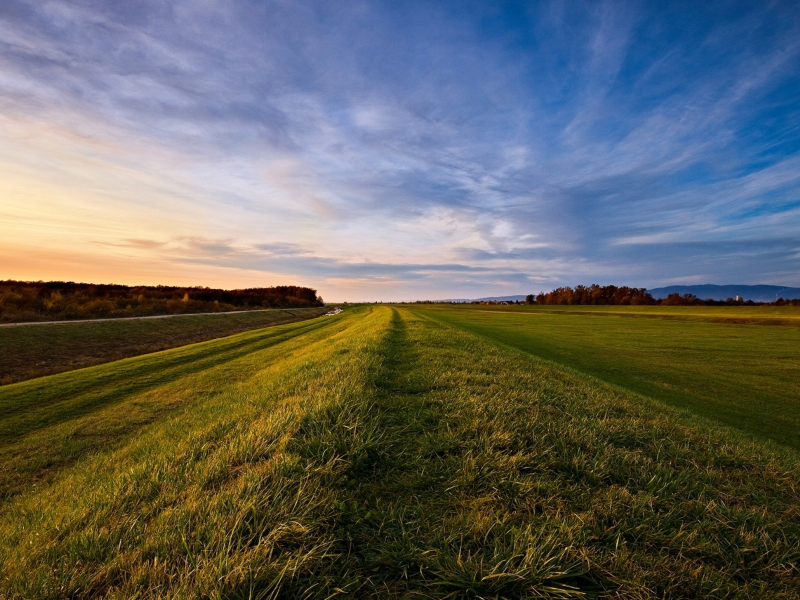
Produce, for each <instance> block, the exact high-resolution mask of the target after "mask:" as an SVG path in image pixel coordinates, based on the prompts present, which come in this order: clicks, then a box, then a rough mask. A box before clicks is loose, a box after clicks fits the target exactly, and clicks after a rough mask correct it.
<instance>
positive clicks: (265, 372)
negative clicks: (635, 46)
mask: <svg viewBox="0 0 800 600" xmlns="http://www.w3.org/2000/svg"><path fill="white" fill-rule="evenodd" d="M448 314H449V313H448ZM443 315H444V313H434V312H431V311H430V310H428V309H419V308H413V307H412V308H403V307H388V306H361V307H350V308H348V309H347V310H346V311H345V312H344V313H342V314H341V315H338V316H336V317H329V318H325V319H316V320H311V321H304V322H300V323H293V324H287V325H278V326H276V327H271V328H268V329H260V330H255V331H249V332H245V333H240V334H236V335H233V336H230V337H226V338H223V339H218V340H212V341H208V342H203V343H200V344H195V345H191V346H186V347H182V348H176V349H172V350H167V351H164V352H159V353H155V354H149V355H146V356H140V357H135V358H129V359H125V360H122V361H118V362H114V363H108V364H103V365H98V366H94V367H90V368H87V369H82V370H79V371H73V372H69V373H62V374H57V375H52V376H49V377H44V378H41V379H36V380H31V381H26V382H21V383H16V384H12V385H9V386H5V387H3V388H0V445H2V452H0V474H1V475H2V477H0V489H1V490H2V497H3V500H2V504H0V563H1V564H0V573H2V576H1V577H2V579H0V597H8V598H64V597H69V598H182V597H184V598H188V597H202V598H334V597H361V598H585V597H599V598H630V599H643V598H659V599H662V598H767V597H769V598H785V599H797V598H800V592H799V591H798V590H800V571H798V564H800V488H798V486H797V481H798V477H799V476H800V455H798V453H797V452H796V451H795V450H793V449H791V448H789V447H786V446H783V445H780V444H776V443H772V442H769V441H762V440H760V439H757V438H756V437H754V436H752V435H747V434H745V433H741V432H740V431H739V430H738V429H735V428H732V427H726V426H722V425H719V424H718V423H717V422H715V421H712V420H710V419H705V418H703V417H700V416H697V415H695V414H692V413H690V412H688V411H685V410H676V409H674V408H672V407H670V406H667V405H665V404H664V403H662V402H657V401H654V400H651V399H648V398H647V397H645V396H642V395H640V394H637V393H635V392H629V391H626V390H624V389H622V388H621V387H620V386H616V385H608V384H606V383H604V382H602V381H600V380H599V379H597V378H593V377H587V376H585V375H582V374H580V373H578V372H577V371H576V370H574V369H569V368H567V369H565V368H562V367H561V366H559V365H558V364H556V363H554V362H552V361H547V360H542V359H540V358H538V357H536V356H534V355H533V354H532V353H530V352H523V351H520V350H519V349H515V348H510V347H508V346H507V345H505V344H503V343H498V342H496V341H489V340H488V339H487V338H486V336H484V335H482V334H476V333H473V332H470V331H468V328H467V327H465V326H463V325H461V324H457V325H450V324H448V323H446V322H445V321H446V319H445V318H444V317H445V316H446V315H444V316H443ZM452 318H453V319H455V317H452ZM531 318H534V317H531ZM536 318H538V317H536Z"/></svg>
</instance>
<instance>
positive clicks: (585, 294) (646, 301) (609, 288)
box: [525, 284, 800, 306]
mask: <svg viewBox="0 0 800 600" xmlns="http://www.w3.org/2000/svg"><path fill="white" fill-rule="evenodd" d="M525 302H526V303H527V304H567V305H570V304H594V305H601V304H614V305H662V306H755V305H756V304H771V305H776V306H783V305H792V306H800V299H791V300H786V299H784V298H779V299H778V300H777V301H776V302H769V303H764V302H753V301H752V300H744V299H742V298H738V297H737V298H728V299H727V300H714V299H712V298H708V299H707V300H702V299H700V298H698V297H697V296H695V295H694V294H682V295H681V294H677V293H674V294H670V295H669V296H667V297H666V298H661V299H656V298H653V296H652V295H651V294H650V293H649V292H648V291H647V288H632V287H627V286H622V287H617V286H615V285H604V286H600V285H596V284H595V285H590V286H584V285H579V286H577V287H576V288H574V289H573V288H571V287H560V288H557V289H555V290H553V291H551V292H548V293H544V292H542V293H539V294H537V295H534V294H528V296H527V297H526V298H525Z"/></svg>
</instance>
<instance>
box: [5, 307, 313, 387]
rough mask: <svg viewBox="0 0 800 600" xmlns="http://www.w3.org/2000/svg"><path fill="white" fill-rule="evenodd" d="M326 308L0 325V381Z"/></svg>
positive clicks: (297, 317)
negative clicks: (11, 325) (51, 323)
mask: <svg viewBox="0 0 800 600" xmlns="http://www.w3.org/2000/svg"><path fill="white" fill-rule="evenodd" d="M327 310H328V309H326V308H312V309H302V310H298V309H285V310H268V311H259V312H251V313H235V312H233V313H219V314H216V315H181V316H178V317H171V318H165V319H137V320H112V321H105V322H95V323H93V322H80V321H76V322H74V323H62V324H53V325H33V326H21V327H0V348H2V349H3V351H2V352H0V385H5V384H9V383H14V382H16V381H23V380H25V379H32V378H34V377H41V376H43V375H51V374H53V373H61V372H64V371H70V370H72V369H80V368H83V367H88V366H90V365H97V364H101V363H105V362H109V361H113V360H119V359H121V358H126V357H130V356H139V355H141V354H147V353H150V352H157V351H159V350H166V349H168V348H175V347H177V346H183V345H186V344H194V343H197V342H202V341H206V340H211V339H216V338H220V337H223V336H228V335H232V334H234V333H238V332H241V331H248V330H251V329H258V328H260V327H270V326H272V325H279V324H281V323H292V322H295V321H301V320H304V319H309V318H313V317H317V316H319V315H321V314H323V313H324V312H326V311H327Z"/></svg>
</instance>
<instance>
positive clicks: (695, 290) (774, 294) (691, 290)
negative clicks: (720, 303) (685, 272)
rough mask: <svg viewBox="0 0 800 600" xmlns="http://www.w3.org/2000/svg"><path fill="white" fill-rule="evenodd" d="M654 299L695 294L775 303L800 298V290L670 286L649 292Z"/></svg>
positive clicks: (725, 286) (704, 296)
mask: <svg viewBox="0 0 800 600" xmlns="http://www.w3.org/2000/svg"><path fill="white" fill-rule="evenodd" d="M647 291H648V292H650V294H652V296H653V298H656V299H660V298H666V297H667V296H669V295H670V294H680V295H681V296H683V295H684V294H693V295H695V296H697V297H698V298H701V299H702V300H707V299H708V298H711V299H713V300H727V299H728V298H735V297H736V296H740V297H742V298H744V299H745V300H752V301H753V302H775V299H776V298H783V299H784V300H788V299H792V298H800V288H796V287H781V286H779V285H712V284H705V285H670V286H667V287H662V288H654V289H652V290H647Z"/></svg>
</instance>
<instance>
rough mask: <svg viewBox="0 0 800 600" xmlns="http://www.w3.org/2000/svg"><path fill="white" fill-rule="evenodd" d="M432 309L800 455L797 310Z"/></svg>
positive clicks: (430, 310) (450, 319) (481, 331)
mask: <svg viewBox="0 0 800 600" xmlns="http://www.w3.org/2000/svg"><path fill="white" fill-rule="evenodd" d="M424 310H425V311H426V312H425V314H428V315H430V316H432V317H434V318H436V319H437V320H440V321H441V322H443V323H447V324H448V325H451V326H454V327H458V328H460V329H463V330H465V331H469V332H472V333H475V334H477V335H480V336H482V337H485V338H486V339H490V340H492V341H495V342H500V343H502V344H505V345H507V346H511V347H514V348H517V349H520V350H523V351H525V352H528V353H531V354H534V355H536V356H540V357H542V358H546V359H549V360H553V361H556V362H558V363H560V364H563V365H566V366H568V367H572V368H574V369H576V370H578V371H581V372H584V373H587V374H590V375H593V376H595V377H598V378H600V379H602V380H604V381H607V382H609V383H613V384H616V385H620V386H622V387H624V388H626V389H629V390H633V391H635V392H639V393H641V394H644V395H646V396H649V397H651V398H656V399H658V400H661V401H664V402H667V403H669V404H672V405H674V406H677V407H681V408H686V409H690V410H691V411H693V412H695V413H696V414H699V415H703V416H706V417H711V418H714V419H717V420H719V421H721V422H723V423H726V424H729V425H733V426H735V427H738V428H740V429H742V430H743V431H747V432H751V433H753V434H755V435H758V436H761V437H767V438H770V439H773V440H776V441H778V442H781V443H784V444H788V445H790V446H793V447H794V448H796V449H800V309H798V308H797V307H773V306H768V307H661V306H652V307H650V306H645V307H608V306H605V307H600V306H598V307H592V306H587V307H581V306H564V307H557V306H542V307H539V306H533V307H517V306H508V307H506V306H469V305H467V306H460V307H429V308H425V309H424Z"/></svg>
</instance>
